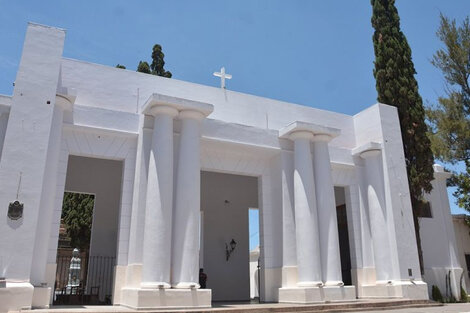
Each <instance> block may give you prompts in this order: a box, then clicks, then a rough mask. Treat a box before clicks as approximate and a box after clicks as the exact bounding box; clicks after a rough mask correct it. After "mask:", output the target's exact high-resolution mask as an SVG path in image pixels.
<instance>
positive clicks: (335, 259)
mask: <svg viewBox="0 0 470 313" xmlns="http://www.w3.org/2000/svg"><path fill="white" fill-rule="evenodd" d="M331 139H332V137H331V136H329V135H325V134H319V135H315V137H314V143H313V169H314V177H315V191H316V195H317V199H316V200H317V207H318V219H319V220H320V223H319V231H320V252H321V267H322V280H323V282H324V283H325V285H330V286H341V285H343V279H342V276H341V256H340V252H339V238H338V237H339V235H338V220H337V217H336V202H335V191H334V186H333V179H332V178H331V165H330V154H329V152H328V142H329V141H330V140H331Z"/></svg>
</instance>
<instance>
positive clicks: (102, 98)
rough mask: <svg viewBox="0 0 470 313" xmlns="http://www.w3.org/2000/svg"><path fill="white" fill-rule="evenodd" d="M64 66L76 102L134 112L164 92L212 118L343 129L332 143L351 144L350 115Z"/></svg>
mask: <svg viewBox="0 0 470 313" xmlns="http://www.w3.org/2000/svg"><path fill="white" fill-rule="evenodd" d="M62 70H63V72H62V77H63V81H64V84H65V85H70V86H74V87H75V88H76V89H77V90H78V91H79V92H78V94H77V100H76V103H77V104H80V105H84V106H89V107H99V108H102V109H108V110H116V111H123V112H130V113H136V112H137V108H138V107H140V106H142V105H143V104H144V102H145V101H146V100H147V99H148V97H149V96H150V95H151V94H152V93H162V94H166V95H169V96H176V97H181V98H188V99H191V100H196V101H201V102H206V103H211V104H213V105H214V112H213V113H212V114H211V115H210V118H211V119H217V120H221V121H224V122H229V123H235V124H241V125H247V126H252V127H258V128H262V129H267V128H268V129H275V130H277V129H280V128H282V127H284V126H286V125H287V124H289V123H291V122H292V121H295V120H300V121H309V122H311V123H317V124H322V125H325V126H330V127H336V128H341V129H342V133H343V135H342V136H340V137H338V138H336V139H334V140H333V141H332V142H331V145H333V146H343V147H349V148H353V147H354V146H355V137H354V125H353V119H352V117H351V116H347V115H343V114H339V113H334V112H329V111H324V110H319V109H315V108H312V107H306V106H302V105H296V104H292V103H287V102H282V101H277V100H272V99H268V98H261V97H257V96H253V95H248V94H242V93H238V92H234V91H230V90H222V89H220V88H214V87H208V86H203V85H198V84H194V83H189V82H184V81H179V80H176V79H167V78H163V77H159V76H154V75H146V74H142V73H137V72H135V71H129V70H122V69H115V68H112V67H108V66H103V65H98V64H92V63H87V62H83V61H77V60H72V59H67V58H64V59H63V61H62Z"/></svg>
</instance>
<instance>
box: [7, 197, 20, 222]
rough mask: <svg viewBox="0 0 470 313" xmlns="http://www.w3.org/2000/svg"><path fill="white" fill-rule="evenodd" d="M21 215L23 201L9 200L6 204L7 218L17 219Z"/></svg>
mask: <svg viewBox="0 0 470 313" xmlns="http://www.w3.org/2000/svg"><path fill="white" fill-rule="evenodd" d="M22 216H23V203H20V202H19V201H18V200H16V201H14V202H10V205H9V206H8V218H9V219H11V220H14V221H16V220H19V219H20V218H21V217H22Z"/></svg>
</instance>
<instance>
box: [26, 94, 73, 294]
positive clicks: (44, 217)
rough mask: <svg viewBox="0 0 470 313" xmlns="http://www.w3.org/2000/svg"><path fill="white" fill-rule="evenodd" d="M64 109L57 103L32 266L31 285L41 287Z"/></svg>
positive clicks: (45, 280) (45, 279) (64, 107)
mask: <svg viewBox="0 0 470 313" xmlns="http://www.w3.org/2000/svg"><path fill="white" fill-rule="evenodd" d="M69 105H70V104H69ZM64 109H66V106H65V105H61V104H59V101H57V103H56V105H55V107H54V112H53V115H52V123H51V132H50V139H49V147H48V149H47V161H46V168H45V173H44V182H43V185H42V196H41V202H40V214H39V218H38V220H37V223H38V224H37V225H38V228H37V231H36V236H35V241H34V252H33V259H34V261H33V263H32V265H31V283H32V284H33V285H34V286H41V284H43V283H46V282H47V278H46V264H47V255H48V252H49V249H48V248H49V237H50V234H51V227H52V214H53V212H54V200H55V194H56V189H57V175H58V173H57V171H58V168H59V157H60V144H61V141H62V123H63V116H64ZM48 287H53V286H48Z"/></svg>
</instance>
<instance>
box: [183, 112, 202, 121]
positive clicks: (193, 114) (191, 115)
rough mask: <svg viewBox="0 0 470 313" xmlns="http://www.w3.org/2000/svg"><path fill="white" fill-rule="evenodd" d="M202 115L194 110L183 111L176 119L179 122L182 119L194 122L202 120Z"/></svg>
mask: <svg viewBox="0 0 470 313" xmlns="http://www.w3.org/2000/svg"><path fill="white" fill-rule="evenodd" d="M204 117H205V116H204V114H203V113H201V112H199V111H196V110H184V111H181V112H180V114H179V115H178V118H179V119H180V120H184V119H194V120H202V119H203V118H204Z"/></svg>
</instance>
